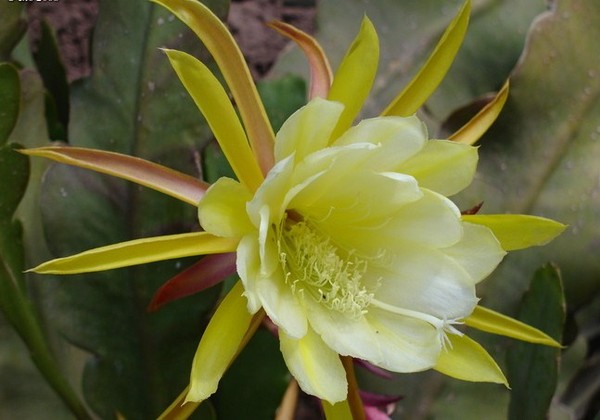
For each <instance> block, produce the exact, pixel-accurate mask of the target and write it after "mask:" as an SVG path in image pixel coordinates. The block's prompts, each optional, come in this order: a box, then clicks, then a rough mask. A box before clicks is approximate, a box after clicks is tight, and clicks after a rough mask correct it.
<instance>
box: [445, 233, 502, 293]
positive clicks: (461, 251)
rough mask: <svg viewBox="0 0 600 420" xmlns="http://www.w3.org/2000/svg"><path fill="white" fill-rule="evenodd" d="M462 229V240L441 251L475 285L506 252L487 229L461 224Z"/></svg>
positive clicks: (496, 264)
mask: <svg viewBox="0 0 600 420" xmlns="http://www.w3.org/2000/svg"><path fill="white" fill-rule="evenodd" d="M463 229H464V237H463V239H462V240H461V241H460V242H458V243H457V244H455V245H453V246H451V247H449V248H446V249H444V250H443V251H444V253H446V254H447V255H449V256H450V257H452V258H453V259H454V260H455V261H457V262H458V263H459V264H460V265H461V266H462V267H463V268H464V269H465V270H466V271H467V272H468V273H469V274H470V275H471V278H472V280H473V284H477V283H479V282H480V281H481V280H483V279H484V278H486V277H487V276H488V275H489V274H490V273H491V272H492V271H493V270H494V269H495V268H496V267H497V266H498V264H500V261H502V258H504V256H505V255H506V252H505V251H504V250H503V249H502V246H501V245H500V242H498V240H497V239H496V237H495V236H494V234H493V233H492V231H491V230H490V229H489V228H487V227H485V226H481V225H474V224H471V223H464V222H463Z"/></svg>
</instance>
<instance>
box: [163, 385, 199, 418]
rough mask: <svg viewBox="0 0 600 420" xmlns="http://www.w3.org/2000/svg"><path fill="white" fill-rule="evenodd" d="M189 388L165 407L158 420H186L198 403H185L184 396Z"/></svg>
mask: <svg viewBox="0 0 600 420" xmlns="http://www.w3.org/2000/svg"><path fill="white" fill-rule="evenodd" d="M189 389H190V387H189V386H187V387H186V388H185V389H184V390H183V392H182V393H181V394H179V396H178V397H177V398H176V399H175V401H173V402H172V403H171V405H169V406H168V407H167V409H166V410H165V411H163V412H162V414H161V415H160V416H158V420H182V419H187V418H188V417H190V416H191V415H192V413H193V412H194V411H195V410H196V408H198V406H199V405H200V403H197V402H187V403H186V402H185V396H186V395H187V393H188V391H189Z"/></svg>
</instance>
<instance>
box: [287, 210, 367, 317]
mask: <svg viewBox="0 0 600 420" xmlns="http://www.w3.org/2000/svg"><path fill="white" fill-rule="evenodd" d="M278 247H279V259H280V262H281V265H282V268H283V270H284V273H285V281H286V282H287V283H288V284H289V285H290V287H291V289H292V291H293V292H294V293H295V294H298V295H300V296H303V295H305V294H307V293H308V294H309V295H310V296H311V297H312V298H313V299H315V300H316V301H317V302H319V303H322V304H323V305H325V306H326V307H328V308H329V309H332V310H335V311H338V312H341V313H344V314H346V315H348V316H352V317H359V316H361V315H363V314H365V313H366V312H367V307H368V306H369V304H370V303H371V300H372V299H373V293H372V292H370V291H368V290H367V288H366V287H365V286H364V285H363V284H362V278H363V275H364V273H365V272H366V270H367V262H366V261H365V260H363V259H361V258H358V257H356V256H354V255H352V253H351V252H350V253H349V252H346V251H344V250H341V249H339V248H338V247H337V246H336V245H335V244H333V243H332V242H331V239H330V238H328V237H327V236H326V235H323V234H321V233H320V232H318V231H317V230H316V229H315V228H314V227H313V226H311V225H310V224H309V223H308V222H306V221H304V220H299V221H297V220H291V219H287V220H285V221H284V222H283V223H282V225H281V226H280V229H279V235H278Z"/></svg>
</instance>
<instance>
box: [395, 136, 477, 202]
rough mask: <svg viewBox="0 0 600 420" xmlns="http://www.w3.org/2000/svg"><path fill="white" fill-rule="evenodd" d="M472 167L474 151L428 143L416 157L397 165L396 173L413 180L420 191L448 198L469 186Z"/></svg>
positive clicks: (461, 145)
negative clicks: (435, 193)
mask: <svg viewBox="0 0 600 420" xmlns="http://www.w3.org/2000/svg"><path fill="white" fill-rule="evenodd" d="M476 167H477V149H476V148H474V147H472V146H468V145H465V144H458V143H453V142H450V141H444V140H430V141H428V142H427V143H426V144H425V147H424V148H423V149H422V150H421V152H420V153H418V154H416V155H415V156H413V157H412V158H410V159H408V160H407V161H405V162H403V163H401V164H400V165H398V166H397V167H396V170H397V171H398V172H401V173H405V174H409V175H412V176H414V177H415V178H417V180H418V181H419V185H420V186H421V187H423V188H428V189H430V190H433V191H436V192H438V193H440V194H442V195H445V196H446V197H449V196H451V195H453V194H456V193H457V192H459V191H461V190H463V189H464V188H466V187H467V186H468V185H469V184H470V183H471V181H472V180H473V176H474V175H475V169H476Z"/></svg>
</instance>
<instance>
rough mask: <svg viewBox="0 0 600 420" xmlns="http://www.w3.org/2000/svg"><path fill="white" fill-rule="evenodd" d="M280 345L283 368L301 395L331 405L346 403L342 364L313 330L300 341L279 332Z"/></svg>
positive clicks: (344, 374) (345, 386) (344, 372)
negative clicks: (301, 391) (301, 392)
mask: <svg viewBox="0 0 600 420" xmlns="http://www.w3.org/2000/svg"><path fill="white" fill-rule="evenodd" d="M279 342H280V346H281V353H282V354H283V358H284V360H285V364H286V365H287V367H288V369H289V371H290V372H291V374H292V375H293V376H294V378H296V380H297V381H298V384H299V385H300V388H302V390H303V391H304V392H306V393H307V394H310V395H314V396H316V397H319V398H321V399H323V400H326V401H328V402H329V403H331V404H334V403H336V402H339V401H342V400H344V399H346V395H347V393H348V383H347V381H346V371H345V370H344V367H343V365H342V362H341V361H340V358H339V356H338V355H337V353H335V352H334V351H332V350H331V349H330V348H329V347H327V346H326V345H325V343H324V342H323V340H321V338H320V337H319V336H318V335H317V334H316V333H315V332H314V331H313V330H312V329H310V328H309V329H308V331H307V333H306V335H305V336H304V337H302V338H301V339H294V338H291V337H289V336H288V335H287V334H285V332H282V331H281V332H280V333H279Z"/></svg>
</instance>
